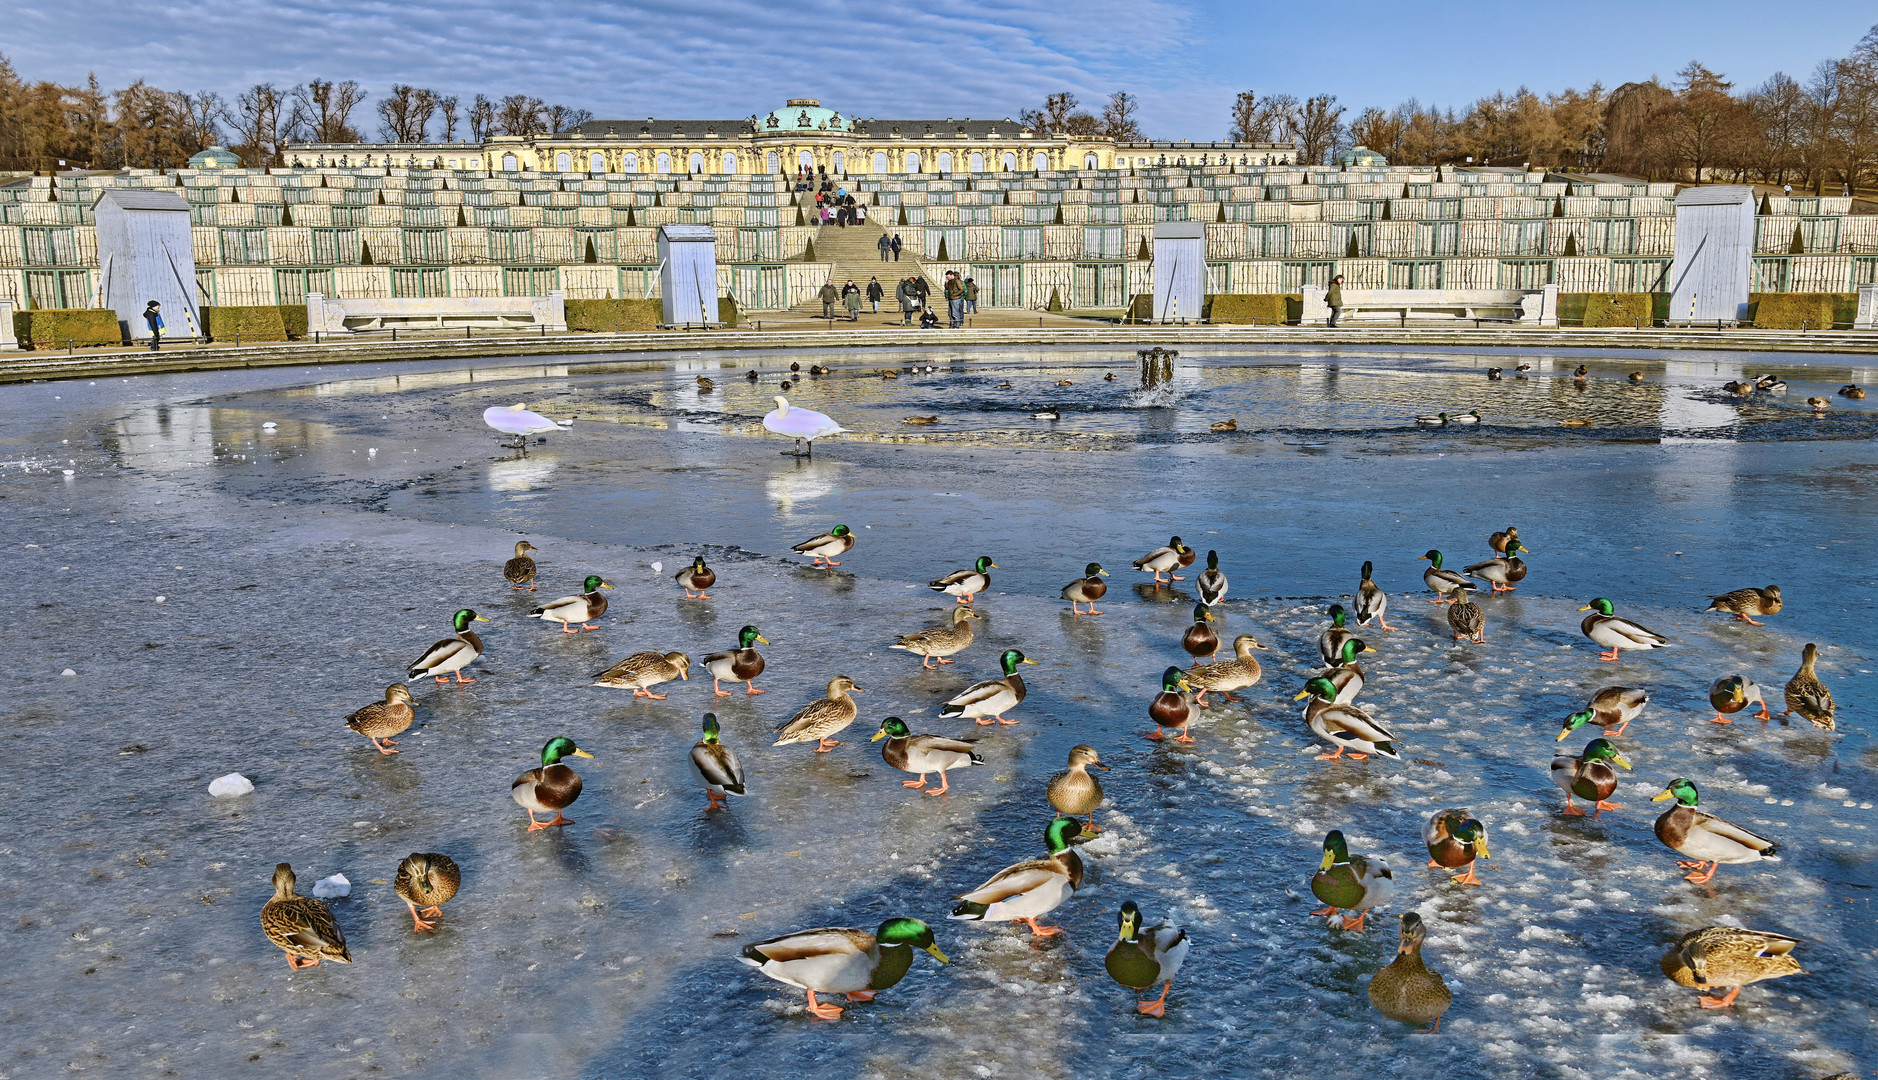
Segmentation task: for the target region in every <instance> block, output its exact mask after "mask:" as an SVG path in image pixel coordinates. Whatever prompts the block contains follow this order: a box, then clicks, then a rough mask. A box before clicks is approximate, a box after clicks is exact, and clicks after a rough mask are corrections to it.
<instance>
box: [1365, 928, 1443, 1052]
mask: <svg viewBox="0 0 1878 1080" xmlns="http://www.w3.org/2000/svg"><path fill="white" fill-rule="evenodd" d="M1427 938H1428V928H1427V927H1425V926H1423V925H1422V917H1421V915H1420V914H1418V913H1416V912H1413V911H1409V912H1404V913H1403V915H1402V928H1401V939H1400V943H1399V944H1398V945H1397V946H1396V954H1395V959H1394V960H1391V961H1390V962H1389V966H1388V967H1385V968H1383V969H1382V970H1381V971H1378V972H1377V973H1376V974H1375V975H1373V976H1371V978H1370V980H1369V1003H1370V1004H1371V1005H1374V1006H1376V1011H1377V1012H1379V1013H1381V1014H1383V1015H1384V1016H1386V1017H1388V1018H1389V1019H1391V1020H1397V1021H1400V1022H1402V1023H1404V1024H1413V1025H1415V1026H1416V1027H1421V1026H1422V1025H1423V1024H1427V1023H1430V1022H1433V1024H1434V1027H1432V1028H1429V1029H1428V1030H1429V1031H1430V1032H1436V1031H1440V1030H1441V1017H1442V1016H1443V1015H1444V1014H1446V1013H1447V1011H1448V1006H1450V1005H1452V1004H1454V994H1453V992H1452V991H1450V990H1449V989H1448V984H1447V983H1446V982H1443V981H1442V979H1441V975H1440V973H1439V972H1436V971H1434V970H1431V969H1430V968H1429V967H1428V965H1427V964H1425V963H1423V962H1422V942H1424V941H1426V940H1427Z"/></svg>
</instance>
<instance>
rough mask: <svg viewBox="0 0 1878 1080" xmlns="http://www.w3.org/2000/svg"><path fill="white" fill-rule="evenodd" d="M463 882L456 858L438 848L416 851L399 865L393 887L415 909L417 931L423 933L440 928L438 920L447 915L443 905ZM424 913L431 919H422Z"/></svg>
mask: <svg viewBox="0 0 1878 1080" xmlns="http://www.w3.org/2000/svg"><path fill="white" fill-rule="evenodd" d="M462 884H463V872H462V871H461V870H458V869H457V866H456V860H455V859H452V858H451V857H450V856H448V855H444V854H442V853H440V852H435V851H432V852H428V853H427V852H420V851H414V852H412V853H411V854H409V855H406V856H405V857H404V861H403V862H401V863H399V864H398V876H397V877H396V878H395V879H394V880H393V881H392V883H391V887H392V889H393V890H395V891H396V892H397V894H398V899H400V900H402V901H404V906H405V907H408V908H410V909H411V922H412V923H413V924H414V926H413V930H414V931H415V932H416V933H419V934H421V933H423V932H424V931H426V930H430V929H433V928H435V927H436V925H437V920H438V919H441V918H443V906H444V905H445V904H447V903H449V902H450V898H451V897H453V896H455V895H456V891H457V889H458V888H460V887H461V886H462ZM420 908H421V909H422V910H419V909H420ZM420 915H428V916H430V918H429V919H428V920H426V919H421V918H419V917H418V916H420Z"/></svg>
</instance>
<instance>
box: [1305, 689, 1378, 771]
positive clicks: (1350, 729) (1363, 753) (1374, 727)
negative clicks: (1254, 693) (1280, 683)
mask: <svg viewBox="0 0 1878 1080" xmlns="http://www.w3.org/2000/svg"><path fill="white" fill-rule="evenodd" d="M1307 697H1310V698H1315V699H1316V700H1315V701H1312V702H1311V703H1310V704H1308V705H1306V706H1305V707H1304V723H1305V726H1307V727H1309V728H1310V729H1311V731H1312V732H1313V733H1315V734H1316V735H1317V737H1318V738H1320V739H1323V740H1324V741H1325V742H1327V743H1329V744H1330V745H1332V746H1334V747H1336V748H1337V751H1336V753H1334V754H1319V755H1317V760H1319V761H1332V760H1335V759H1337V758H1340V757H1342V756H1343V755H1344V753H1345V752H1346V751H1347V752H1348V753H1349V755H1350V756H1351V757H1353V758H1355V759H1356V760H1358V761H1363V760H1366V759H1367V758H1368V757H1369V755H1371V754H1381V755H1382V756H1383V757H1386V758H1389V759H1390V760H1392V761H1400V760H1402V755H1401V754H1400V753H1398V752H1397V751H1398V750H1399V749H1400V746H1399V744H1400V743H1401V741H1402V740H1400V739H1398V738H1396V737H1395V733H1394V732H1392V731H1390V730H1389V729H1388V728H1386V727H1384V726H1382V724H1380V723H1378V722H1377V721H1376V719H1375V718H1374V717H1372V716H1370V715H1369V714H1368V713H1366V712H1364V711H1363V710H1362V709H1359V708H1357V707H1356V706H1355V705H1351V704H1348V703H1343V704H1338V702H1337V684H1335V683H1333V682H1331V681H1330V680H1329V679H1326V678H1324V677H1323V676H1321V675H1320V676H1318V677H1317V678H1314V679H1312V680H1311V681H1310V682H1307V683H1305V684H1304V689H1302V690H1300V691H1298V693H1297V696H1296V697H1294V698H1292V700H1293V701H1302V700H1303V699H1305V698H1307Z"/></svg>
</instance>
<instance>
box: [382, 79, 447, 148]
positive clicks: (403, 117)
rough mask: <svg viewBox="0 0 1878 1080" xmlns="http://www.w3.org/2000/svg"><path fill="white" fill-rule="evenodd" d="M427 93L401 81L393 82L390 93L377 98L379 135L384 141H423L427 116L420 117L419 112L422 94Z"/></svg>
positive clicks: (433, 106) (421, 104)
mask: <svg viewBox="0 0 1878 1080" xmlns="http://www.w3.org/2000/svg"><path fill="white" fill-rule="evenodd" d="M429 93H430V91H428V90H419V89H418V88H417V87H415V86H405V85H404V84H402V83H395V84H393V85H392V87H391V95H390V96H389V97H385V98H381V99H379V102H378V121H379V122H378V132H379V135H380V136H381V137H383V138H384V140H385V141H386V142H394V143H414V142H423V141H424V127H423V122H424V121H425V120H428V119H429V117H428V116H424V117H422V119H420V117H419V114H420V113H421V112H422V110H423V107H424V106H423V99H424V96H425V95H428V94H429ZM431 109H432V111H435V109H436V106H435V105H434V104H433V105H432V106H431Z"/></svg>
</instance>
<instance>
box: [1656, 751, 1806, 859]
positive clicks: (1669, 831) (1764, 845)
mask: <svg viewBox="0 0 1878 1080" xmlns="http://www.w3.org/2000/svg"><path fill="white" fill-rule="evenodd" d="M1664 799H1674V800H1676V805H1675V806H1672V807H1670V808H1669V809H1668V810H1667V811H1665V812H1664V814H1663V816H1662V817H1659V818H1657V819H1656V838H1657V839H1658V840H1661V841H1662V842H1663V844H1664V846H1666V847H1668V848H1669V849H1670V850H1671V851H1674V852H1676V853H1677V854H1680V855H1687V856H1689V858H1691V859H1693V860H1695V861H1694V862H1683V863H1677V864H1676V865H1678V866H1680V867H1681V868H1683V869H1684V870H1692V871H1694V873H1691V874H1688V875H1687V878H1688V880H1690V881H1693V882H1695V883H1696V884H1698V885H1700V884H1703V883H1704V882H1707V881H1709V880H1711V879H1713V878H1714V877H1715V871H1717V870H1720V869H1721V864H1722V863H1731V864H1740V863H1759V862H1762V861H1767V862H1778V861H1779V860H1780V845H1779V844H1776V843H1774V842H1773V841H1772V840H1769V839H1767V838H1766V837H1764V836H1756V835H1755V834H1753V833H1751V832H1749V831H1747V830H1746V829H1744V828H1742V827H1741V826H1739V825H1736V824H1733V823H1731V822H1727V821H1723V820H1722V819H1721V818H1718V817H1716V816H1715V815H1713V814H1707V813H1703V812H1702V811H1700V810H1697V809H1696V806H1697V805H1699V803H1700V801H1701V796H1700V795H1699V794H1698V793H1697V792H1696V790H1695V783H1694V782H1693V781H1690V780H1686V779H1683V778H1681V777H1678V778H1677V779H1675V780H1672V781H1670V783H1669V786H1668V787H1667V788H1664V789H1663V790H1662V792H1660V793H1659V794H1656V795H1652V796H1651V797H1650V801H1651V802H1662V801H1663V800H1664ZM1707 864H1712V865H1709V867H1708V873H1706V874H1705V873H1703V872H1702V867H1703V866H1704V865H1707Z"/></svg>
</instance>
